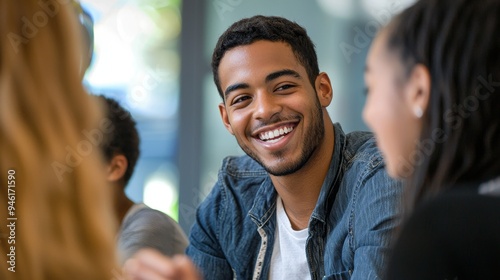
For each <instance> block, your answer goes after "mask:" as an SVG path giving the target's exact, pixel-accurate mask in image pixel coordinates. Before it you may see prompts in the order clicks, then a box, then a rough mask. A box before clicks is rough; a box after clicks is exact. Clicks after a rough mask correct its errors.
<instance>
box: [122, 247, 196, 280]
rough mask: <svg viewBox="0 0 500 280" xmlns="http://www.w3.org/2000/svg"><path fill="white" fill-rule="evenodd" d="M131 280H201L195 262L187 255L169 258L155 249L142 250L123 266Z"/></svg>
mask: <svg viewBox="0 0 500 280" xmlns="http://www.w3.org/2000/svg"><path fill="white" fill-rule="evenodd" d="M123 271H124V273H125V275H126V276H127V279H131V280H201V279H202V277H201V275H200V273H199V272H198V270H197V269H196V267H195V265H194V264H193V262H192V261H191V260H190V259H189V258H188V257H187V256H185V255H176V256H174V257H172V258H170V257H167V256H165V255H163V254H161V253H160V252H158V251H156V250H153V249H142V250H140V251H138V252H137V253H136V254H135V255H134V256H133V257H132V258H131V259H129V260H127V261H126V262H125V264H124V266H123Z"/></svg>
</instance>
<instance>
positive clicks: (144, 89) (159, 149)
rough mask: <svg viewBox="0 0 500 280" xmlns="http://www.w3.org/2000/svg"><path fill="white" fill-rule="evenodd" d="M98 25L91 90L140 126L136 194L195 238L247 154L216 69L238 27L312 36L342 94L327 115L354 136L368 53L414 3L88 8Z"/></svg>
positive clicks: (132, 0)
mask: <svg viewBox="0 0 500 280" xmlns="http://www.w3.org/2000/svg"><path fill="white" fill-rule="evenodd" d="M80 2H81V4H82V6H83V7H84V9H85V10H86V11H87V12H89V13H90V15H91V17H92V18H93V21H94V57H93V61H92V64H91V66H90V68H89V69H88V71H87V73H86V76H85V80H84V83H85V85H86V87H87V88H88V89H89V90H90V91H91V92H93V93H97V94H104V95H107V96H110V97H113V98H115V99H116V100H118V101H119V102H120V104H121V105H122V106H124V107H125V108H127V109H128V110H129V111H130V112H131V114H132V116H133V117H134V118H135V120H136V121H137V124H138V130H139V133H140V137H141V147H140V148H141V156H140V158H139V161H138V163H137V166H136V169H135V173H134V175H133V177H132V179H131V181H130V183H129V186H128V188H127V194H128V195H129V197H130V198H131V199H132V200H134V201H135V202H140V201H144V202H145V203H146V204H147V205H149V206H150V207H152V208H155V209H158V210H161V211H163V212H165V213H167V214H169V215H170V216H172V217H173V218H174V219H176V220H178V221H179V223H180V225H181V226H182V227H183V229H184V230H185V231H186V232H189V229H190V227H191V225H192V223H193V221H194V215H195V210H196V207H197V206H198V204H199V203H200V202H201V200H202V199H203V198H205V197H206V195H208V193H209V191H210V189H211V188H212V186H213V184H214V183H215V181H216V180H217V171H218V168H219V166H220V163H221V161H222V159H223V158H224V157H225V156H227V155H240V154H243V152H242V151H241V150H240V148H239V147H238V145H237V143H236V140H235V139H234V138H233V136H232V135H230V134H229V133H228V132H227V131H226V130H225V128H224V126H223V125H222V122H221V120H220V116H219V111H218V108H217V105H218V104H219V103H220V102H221V100H220V97H219V95H218V93H217V89H216V87H215V85H214V83H213V78H212V73H211V68H210V60H211V54H212V50H213V47H214V46H215V43H216V41H217V39H218V37H219V36H220V35H221V34H222V32H224V30H225V29H226V28H227V27H229V26H230V25H231V24H232V23H233V22H235V21H237V20H239V19H241V18H244V17H250V16H253V15H257V14H262V15H276V16H283V17H286V18H288V19H290V20H293V21H295V22H297V23H298V24H300V25H302V26H303V27H305V28H306V29H307V31H308V33H309V36H310V37H311V39H312V40H313V42H314V43H315V45H316V50H317V53H318V59H319V66H320V71H324V72H327V73H328V74H329V76H330V79H331V81H332V84H333V89H334V99H333V102H332V104H331V105H330V107H329V108H328V110H329V112H330V115H331V117H332V119H333V121H334V122H340V123H341V124H342V126H343V128H344V130H345V131H346V132H349V131H353V130H367V128H366V126H365V125H364V123H363V121H362V119H361V110H362V107H363V105H364V98H365V97H364V82H363V71H364V63H365V62H364V61H365V58H366V53H367V51H368V48H369V45H370V43H371V40H372V39H373V37H374V36H375V34H376V32H377V30H378V29H379V28H380V27H381V26H383V25H385V24H386V23H387V22H388V21H389V20H390V18H391V17H392V16H393V15H395V14H397V13H398V12H400V11H401V10H402V9H404V8H405V7H407V6H408V5H410V4H412V3H413V2H414V0H399V1H398V0H395V1H391V0H314V1H313V0H309V1H304V0H81V1H80Z"/></svg>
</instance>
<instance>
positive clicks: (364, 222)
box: [186, 124, 402, 280]
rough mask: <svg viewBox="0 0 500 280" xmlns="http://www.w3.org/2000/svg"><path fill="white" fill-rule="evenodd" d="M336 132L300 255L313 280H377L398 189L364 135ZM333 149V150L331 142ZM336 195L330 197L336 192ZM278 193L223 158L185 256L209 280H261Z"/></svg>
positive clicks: (250, 167) (252, 166)
mask: <svg viewBox="0 0 500 280" xmlns="http://www.w3.org/2000/svg"><path fill="white" fill-rule="evenodd" d="M334 128H335V146H334V154H333V157H332V160H331V163H330V169H329V172H328V174H327V177H326V178H325V181H324V183H323V186H322V189H321V192H320V195H319V198H318V202H317V204H316V207H315V209H314V211H313V213H312V215H311V218H310V221H309V237H308V239H307V244H306V256H307V260H308V263H309V269H310V272H311V278H312V279H363V280H366V279H380V277H381V275H382V274H383V269H384V265H385V261H386V255H387V253H388V248H389V245H390V241H391V239H392V238H391V237H392V233H393V229H394V228H395V227H396V226H397V225H398V224H399V220H400V215H399V206H400V202H401V193H402V184H401V183H399V182H397V181H395V180H393V179H391V178H390V177H389V176H388V175H387V173H386V171H385V169H384V164H383V161H382V157H381V155H380V152H379V151H378V150H377V148H376V146H375V141H374V139H373V137H372V135H371V134H370V133H367V132H354V133H349V134H347V135H346V134H345V133H344V132H343V131H342V128H341V127H340V125H339V124H335V125H334ZM332 144H333V143H332ZM336 189H337V190H338V191H337V193H336V195H335V190H336ZM276 199H277V192H276V190H275V189H274V186H273V184H272V182H271V178H270V177H269V175H268V174H267V172H266V171H265V170H264V169H263V168H262V167H261V166H260V165H259V164H258V163H257V162H255V161H254V160H252V159H251V158H250V157H248V156H242V157H228V158H226V159H224V161H223V164H222V168H221V170H220V171H219V177H218V181H217V183H216V184H215V186H214V188H213V190H212V191H211V193H210V194H209V196H208V197H207V198H206V199H205V200H204V201H203V202H202V203H201V205H200V206H199V208H198V209H197V213H196V221H195V224H194V225H193V227H192V229H191V233H190V245H189V246H188V248H187V250H186V251H187V254H188V255H189V256H190V257H191V258H192V259H193V261H194V262H195V263H196V264H197V265H198V267H199V268H200V269H201V270H202V273H203V275H204V277H205V279H206V280H208V279H217V280H220V279H267V278H268V277H269V276H268V275H269V268H270V261H271V255H272V250H273V244H274V234H275V228H276V211H275V210H276Z"/></svg>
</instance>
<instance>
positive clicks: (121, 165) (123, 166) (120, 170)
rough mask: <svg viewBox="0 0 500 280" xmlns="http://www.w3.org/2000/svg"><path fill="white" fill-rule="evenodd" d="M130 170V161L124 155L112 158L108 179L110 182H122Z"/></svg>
mask: <svg viewBox="0 0 500 280" xmlns="http://www.w3.org/2000/svg"><path fill="white" fill-rule="evenodd" d="M127 168H128V161H127V158H126V157H125V156H124V155H121V154H118V155H115V156H113V157H112V158H111V161H110V163H109V165H108V176H107V179H108V181H109V182H118V181H120V180H121V179H122V178H123V176H124V175H125V172H126V171H127Z"/></svg>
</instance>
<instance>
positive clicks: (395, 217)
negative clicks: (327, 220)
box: [349, 159, 403, 280]
mask: <svg viewBox="0 0 500 280" xmlns="http://www.w3.org/2000/svg"><path fill="white" fill-rule="evenodd" d="M372 163H373V162H372ZM377 165H378V166H377V168H375V169H370V171H366V173H367V174H363V175H364V176H359V177H358V178H359V180H361V182H358V184H356V185H358V186H359V187H358V188H357V189H356V192H357V193H355V194H354V195H355V196H356V197H357V199H356V203H355V205H354V207H353V209H352V213H351V214H352V223H351V224H350V229H349V234H350V235H351V238H352V239H351V240H352V242H353V248H354V269H353V271H351V279H363V280H366V279H382V278H383V275H384V270H385V266H386V263H387V259H388V254H389V253H390V252H389V250H390V247H391V243H392V240H393V239H394V237H395V236H394V235H395V230H396V229H397V227H398V226H399V224H400V221H401V216H402V215H401V199H402V192H403V187H402V183H401V182H399V181H396V180H394V179H392V178H390V177H389V175H388V174H387V172H386V171H385V168H384V166H383V165H384V164H383V162H382V160H381V159H380V160H379V161H378V163H377Z"/></svg>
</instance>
